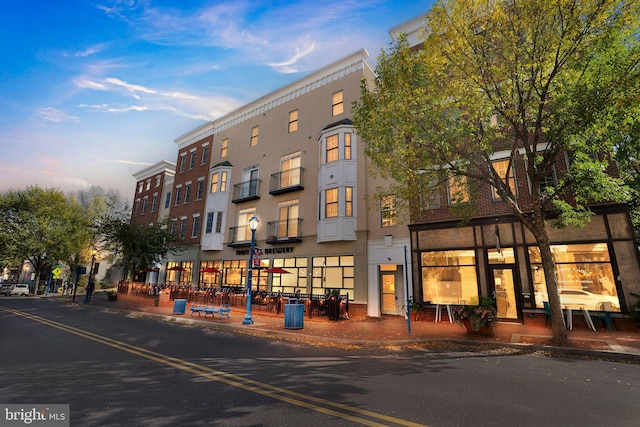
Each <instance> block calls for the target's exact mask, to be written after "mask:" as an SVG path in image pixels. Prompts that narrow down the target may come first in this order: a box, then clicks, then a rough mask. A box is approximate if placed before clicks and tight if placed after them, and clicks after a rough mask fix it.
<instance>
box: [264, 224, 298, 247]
mask: <svg viewBox="0 0 640 427" xmlns="http://www.w3.org/2000/svg"><path fill="white" fill-rule="evenodd" d="M301 241H302V219H300V218H295V219H286V220H282V221H271V222H268V223H267V243H269V244H272V245H273V244H278V243H295V242H301Z"/></svg>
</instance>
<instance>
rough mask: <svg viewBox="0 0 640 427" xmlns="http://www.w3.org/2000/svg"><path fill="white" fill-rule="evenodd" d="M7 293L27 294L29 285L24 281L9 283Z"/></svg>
mask: <svg viewBox="0 0 640 427" xmlns="http://www.w3.org/2000/svg"><path fill="white" fill-rule="evenodd" d="M9 295H29V285H27V284H26V283H17V284H15V285H11V290H10V291H9Z"/></svg>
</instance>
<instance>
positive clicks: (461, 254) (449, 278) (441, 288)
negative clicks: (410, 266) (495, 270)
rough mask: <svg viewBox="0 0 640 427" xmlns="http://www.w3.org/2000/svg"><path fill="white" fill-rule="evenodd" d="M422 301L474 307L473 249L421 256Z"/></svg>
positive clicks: (474, 267) (474, 266)
mask: <svg viewBox="0 0 640 427" xmlns="http://www.w3.org/2000/svg"><path fill="white" fill-rule="evenodd" d="M420 255H421V257H420V259H421V270H422V300H423V301H430V302H431V303H432V304H470V305H472V304H478V278H477V276H476V256H475V251H474V250H473V249H467V250H451V251H431V252H422V253H421V254H420Z"/></svg>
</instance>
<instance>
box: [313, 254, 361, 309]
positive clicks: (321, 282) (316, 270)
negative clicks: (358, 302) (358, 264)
mask: <svg viewBox="0 0 640 427" xmlns="http://www.w3.org/2000/svg"><path fill="white" fill-rule="evenodd" d="M353 260H354V257H353V256H351V255H347V256H328V257H313V260H312V262H313V272H312V274H313V278H312V284H311V293H312V294H313V295H325V294H326V293H327V292H329V291H331V290H334V289H337V290H338V291H339V292H340V295H349V299H353V298H354V284H355V279H354V274H355V269H354V261H353Z"/></svg>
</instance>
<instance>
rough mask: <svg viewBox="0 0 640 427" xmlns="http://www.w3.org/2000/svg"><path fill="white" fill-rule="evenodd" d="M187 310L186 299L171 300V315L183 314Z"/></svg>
mask: <svg viewBox="0 0 640 427" xmlns="http://www.w3.org/2000/svg"><path fill="white" fill-rule="evenodd" d="M186 309H187V300H186V299H176V300H173V314H184V312H185V311H186Z"/></svg>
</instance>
